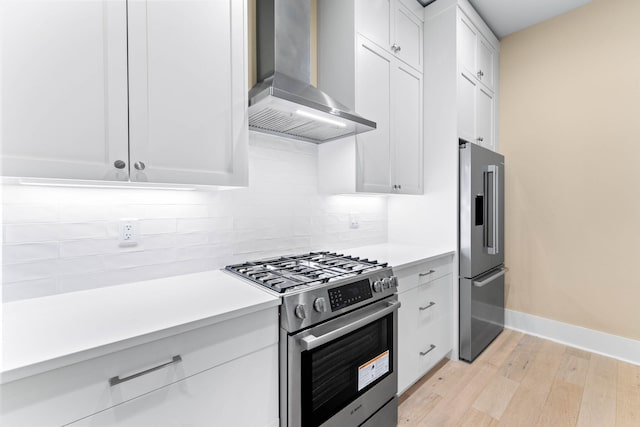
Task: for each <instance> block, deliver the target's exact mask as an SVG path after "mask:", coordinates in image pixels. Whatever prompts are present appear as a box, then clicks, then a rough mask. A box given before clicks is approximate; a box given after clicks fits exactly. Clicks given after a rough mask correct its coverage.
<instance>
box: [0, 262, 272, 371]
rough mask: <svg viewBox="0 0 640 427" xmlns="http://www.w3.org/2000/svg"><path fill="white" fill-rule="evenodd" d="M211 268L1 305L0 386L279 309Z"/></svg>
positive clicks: (265, 297) (269, 298) (264, 294)
mask: <svg viewBox="0 0 640 427" xmlns="http://www.w3.org/2000/svg"><path fill="white" fill-rule="evenodd" d="M280 302H281V301H280V298H279V297H276V296H273V295H271V294H269V293H267V292H264V291H262V290H260V289H258V288H257V287H255V286H253V285H251V284H249V283H247V282H245V281H243V280H241V279H238V278H235V277H233V276H231V275H229V274H227V273H225V272H224V271H220V270H214V271H207V272H202V273H194V274H187V275H183V276H174V277H167V278H162V279H156V280H149V281H144V282H137V283H131V284H127V285H119V286H111V287H106V288H98V289H93V290H88V291H81V292H73V293H67V294H61V295H55V296H49V297H43V298H35V299H29V300H23V301H16V302H11V303H6V304H4V305H3V316H2V317H3V319H2V341H3V342H2V347H3V348H2V351H3V354H2V356H3V357H2V363H3V364H2V370H1V373H0V375H1V376H0V383H3V382H8V381H13V380H15V379H18V378H23V377H26V376H29V375H34V374H37V373H40V372H45V371H47V370H50V369H55V368H58V367H61V366H66V365H69V364H72V363H76V362H79V361H82V360H87V359H89V358H92V357H98V356H101V355H104V354H107V353H111V352H114V351H119V350H122V349H125V348H128V347H132V346H134V345H139V344H143V343H146V342H150V341H154V340H157V339H160V338H164V337H167V336H170V335H174V334H177V333H181V332H185V331H188V330H191V329H195V328H198V327H202V326H206V325H210V324H214V323H217V322H222V321H225V320H229V319H233V318H235V317H239V316H243V315H245V314H249V313H253V312H256V311H259V310H263V309H266V308H269V307H276V306H278V305H279V304H280Z"/></svg>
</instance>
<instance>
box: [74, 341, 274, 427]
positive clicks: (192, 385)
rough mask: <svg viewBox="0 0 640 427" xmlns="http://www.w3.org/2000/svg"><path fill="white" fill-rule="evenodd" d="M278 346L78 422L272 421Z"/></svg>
mask: <svg viewBox="0 0 640 427" xmlns="http://www.w3.org/2000/svg"><path fill="white" fill-rule="evenodd" d="M277 420H278V346H277V345H273V346H271V347H268V348H266V349H263V350H259V351H257V352H255V353H251V354H249V355H247V356H244V357H241V358H238V359H235V360H233V361H231V362H228V363H225V364H224V365H221V366H219V367H216V368H213V369H210V370H207V371H204V372H202V373H200V374H197V375H194V376H191V377H189V378H187V379H185V380H182V381H179V382H177V383H175V384H172V385H170V386H167V387H163V388H160V389H158V390H155V391H153V392H151V393H147V394H145V395H142V396H140V397H138V398H135V399H132V400H129V401H127V402H125V403H122V404H120V405H117V406H114V407H113V408H110V409H107V410H105V411H102V412H99V413H97V414H95V415H93V416H90V417H87V418H83V419H81V420H79V421H76V422H75V423H71V424H69V426H72V427H81V426H86V427H88V426H93V427H95V426H118V427H126V426H130V427H140V426H191V427H198V426H202V427H210V426H256V427H262V426H273V425H277Z"/></svg>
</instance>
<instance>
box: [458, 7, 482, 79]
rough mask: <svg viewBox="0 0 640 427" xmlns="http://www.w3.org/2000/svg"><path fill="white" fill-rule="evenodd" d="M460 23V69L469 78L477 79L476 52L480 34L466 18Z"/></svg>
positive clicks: (463, 17) (461, 18)
mask: <svg viewBox="0 0 640 427" xmlns="http://www.w3.org/2000/svg"><path fill="white" fill-rule="evenodd" d="M459 20H460V21H459V22H458V67H459V69H460V72H462V73H464V74H466V75H467V76H468V77H471V76H473V77H475V78H477V75H476V73H477V71H478V70H477V65H476V52H477V43H478V32H477V30H476V28H475V27H474V26H473V24H472V23H471V22H469V21H468V20H467V18H466V17H465V16H460V18H459Z"/></svg>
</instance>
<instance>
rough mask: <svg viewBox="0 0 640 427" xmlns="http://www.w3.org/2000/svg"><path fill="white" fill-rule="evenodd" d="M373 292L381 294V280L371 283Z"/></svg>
mask: <svg viewBox="0 0 640 427" xmlns="http://www.w3.org/2000/svg"><path fill="white" fill-rule="evenodd" d="M373 292H382V280H376V281H375V282H374V283H373Z"/></svg>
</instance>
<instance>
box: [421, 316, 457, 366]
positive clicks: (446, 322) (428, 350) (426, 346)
mask: <svg viewBox="0 0 640 427" xmlns="http://www.w3.org/2000/svg"><path fill="white" fill-rule="evenodd" d="M452 333H453V331H452V330H451V321H450V318H447V317H445V318H442V319H440V320H438V321H437V322H435V323H434V324H432V325H430V326H429V327H427V328H424V329H423V330H421V331H419V332H418V336H419V337H420V338H421V339H420V340H419V341H421V342H423V344H422V345H418V348H417V349H416V357H417V358H418V363H417V375H418V378H420V377H422V376H423V375H424V374H426V373H427V372H429V371H430V370H431V368H433V367H434V366H435V365H436V364H437V363H438V362H439V361H440V360H442V358H443V357H445V356H446V354H447V353H448V352H449V351H451V349H452V348H453V346H452V339H451V336H452ZM422 338H424V339H422Z"/></svg>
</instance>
